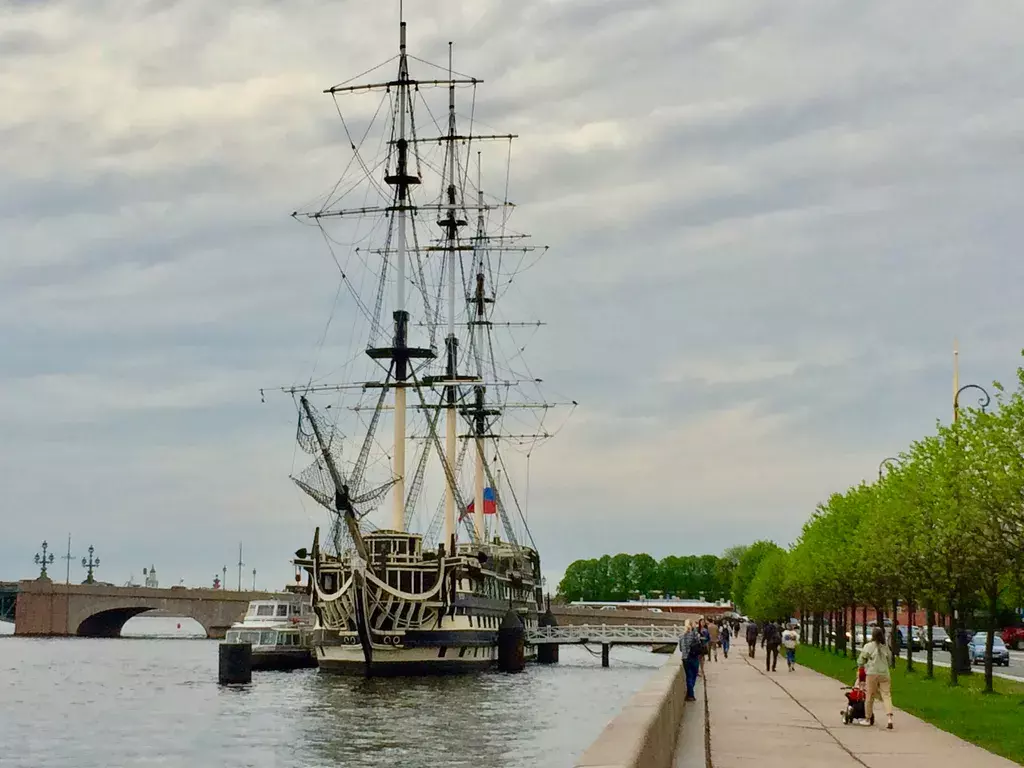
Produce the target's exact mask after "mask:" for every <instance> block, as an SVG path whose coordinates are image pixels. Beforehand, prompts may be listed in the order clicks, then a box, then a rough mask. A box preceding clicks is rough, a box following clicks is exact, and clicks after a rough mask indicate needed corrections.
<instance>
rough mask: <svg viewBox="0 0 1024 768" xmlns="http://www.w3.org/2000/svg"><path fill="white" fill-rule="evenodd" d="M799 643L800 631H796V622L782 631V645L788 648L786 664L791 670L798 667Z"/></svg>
mask: <svg viewBox="0 0 1024 768" xmlns="http://www.w3.org/2000/svg"><path fill="white" fill-rule="evenodd" d="M799 643H800V633H799V632H797V631H796V624H789V625H788V626H787V627H786V631H785V632H783V633H782V645H783V647H784V648H785V649H786V666H788V667H789V671H790V672H792V671H793V670H794V669H795V668H796V647H797V645H798V644H799Z"/></svg>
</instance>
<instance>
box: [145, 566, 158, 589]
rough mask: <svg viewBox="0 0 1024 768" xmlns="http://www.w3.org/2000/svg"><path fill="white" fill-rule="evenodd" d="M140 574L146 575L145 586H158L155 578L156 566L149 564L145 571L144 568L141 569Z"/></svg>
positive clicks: (154, 587) (153, 587)
mask: <svg viewBox="0 0 1024 768" xmlns="http://www.w3.org/2000/svg"><path fill="white" fill-rule="evenodd" d="M142 575H143V576H145V577H146V586H147V587H151V588H152V589H156V588H158V587H159V586H160V582H159V581H157V580H156V568H154V567H153V566H152V565H151V566H149V570H148V571H147V570H146V569H145V568H143V569H142Z"/></svg>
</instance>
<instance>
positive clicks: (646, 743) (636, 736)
mask: <svg viewBox="0 0 1024 768" xmlns="http://www.w3.org/2000/svg"><path fill="white" fill-rule="evenodd" d="M685 699H686V678H685V676H684V675H683V667H682V665H681V664H680V663H679V661H678V659H669V660H668V661H667V662H666V663H665V665H664V666H663V667H661V669H659V670H658V671H657V672H656V673H655V674H654V677H653V678H652V679H651V680H650V681H649V682H648V683H647V685H645V686H644V687H643V688H642V689H640V691H639V692H637V693H636V694H635V695H634V696H633V698H632V699H630V700H629V703H628V704H626V706H625V708H623V710H622V712H620V713H619V714H618V716H617V717H616V718H615V719H614V720H612V721H611V722H610V723H608V725H607V726H606V727H605V729H604V730H603V731H602V732H601V735H600V736H598V737H597V741H595V742H594V743H593V744H591V745H590V747H589V748H588V749H587V751H586V752H585V753H584V754H583V756H582V757H581V758H580V759H579V760H578V761H577V762H576V767H577V768H596V767H597V766H601V767H602V768H669V766H671V765H672V758H673V755H674V753H675V748H676V736H677V734H678V733H679V725H680V722H681V721H682V719H683V709H684V707H685Z"/></svg>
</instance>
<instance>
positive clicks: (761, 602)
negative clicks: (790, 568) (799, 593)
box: [746, 547, 793, 621]
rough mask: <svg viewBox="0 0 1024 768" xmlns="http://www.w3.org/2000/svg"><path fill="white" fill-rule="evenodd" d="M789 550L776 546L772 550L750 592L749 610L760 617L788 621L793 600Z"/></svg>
mask: <svg viewBox="0 0 1024 768" xmlns="http://www.w3.org/2000/svg"><path fill="white" fill-rule="evenodd" d="M786 561H787V555H786V553H785V552H784V551H783V550H781V549H779V548H778V547H776V548H775V549H774V550H770V551H768V552H767V553H766V554H765V556H764V558H763V559H762V560H761V562H760V563H758V565H757V571H756V572H755V573H754V578H753V579H752V580H751V582H750V586H749V587H748V588H747V592H746V595H747V596H746V605H747V606H748V608H747V614H748V615H749V616H750V617H751V618H752V619H755V620H756V621H773V620H781V621H788V620H789V618H790V616H792V615H793V604H792V602H791V601H790V599H789V593H788V592H787V591H786Z"/></svg>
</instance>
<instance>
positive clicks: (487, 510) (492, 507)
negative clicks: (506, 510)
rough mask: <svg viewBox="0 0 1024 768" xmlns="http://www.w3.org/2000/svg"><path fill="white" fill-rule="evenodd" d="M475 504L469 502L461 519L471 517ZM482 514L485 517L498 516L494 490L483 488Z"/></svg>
mask: <svg viewBox="0 0 1024 768" xmlns="http://www.w3.org/2000/svg"><path fill="white" fill-rule="evenodd" d="M475 507H476V502H475V501H471V502H469V504H467V505H466V511H465V513H464V514H463V515H461V517H465V516H466V515H471V514H473V512H474V511H475ZM484 514H485V515H496V514H498V504H497V502H495V500H494V489H493V488H484Z"/></svg>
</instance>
